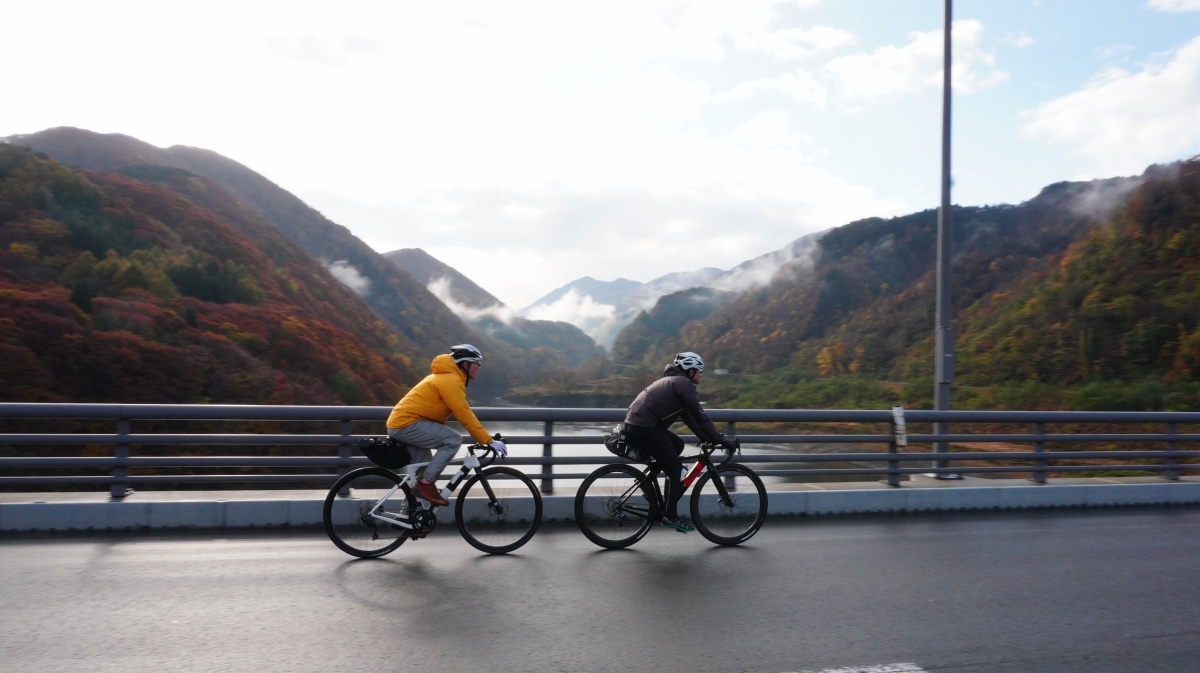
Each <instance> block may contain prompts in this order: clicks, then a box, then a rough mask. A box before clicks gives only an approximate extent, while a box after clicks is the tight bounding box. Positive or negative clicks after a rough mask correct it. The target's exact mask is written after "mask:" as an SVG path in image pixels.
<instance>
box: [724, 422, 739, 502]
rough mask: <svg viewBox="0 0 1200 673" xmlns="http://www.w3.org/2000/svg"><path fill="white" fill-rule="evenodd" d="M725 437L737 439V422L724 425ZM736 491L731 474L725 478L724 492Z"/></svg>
mask: <svg viewBox="0 0 1200 673" xmlns="http://www.w3.org/2000/svg"><path fill="white" fill-rule="evenodd" d="M725 436H726V437H728V438H729V439H733V438H735V437H737V421H729V422H727V423H726V424H725ZM736 489H737V481H735V480H734V478H733V475H732V474H731V475H728V476H726V477H725V490H727V491H733V490H736Z"/></svg>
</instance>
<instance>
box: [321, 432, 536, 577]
mask: <svg viewBox="0 0 1200 673" xmlns="http://www.w3.org/2000/svg"><path fill="white" fill-rule="evenodd" d="M476 452H479V453H480V455H479V456H477V455H476ZM481 458H482V460H481ZM495 459H496V452H495V451H494V450H493V449H492V448H491V447H489V446H484V445H481V444H474V445H471V446H469V447H467V456H466V457H465V458H464V459H463V464H462V468H461V469H459V471H458V472H457V473H456V474H455V475H454V476H453V477H451V478H450V483H449V484H448V485H447V486H446V488H444V489H442V497H443V498H446V499H447V500H449V499H450V495H451V494H452V493H454V490H455V488H457V487H458V485H459V484H461V483H462V481H463V479H466V482H467V483H466V484H465V485H464V486H463V489H462V491H461V492H460V493H459V494H458V499H457V501H455V503H454V516H455V519H456V522H457V524H458V532H460V533H462V536H463V539H465V540H466V541H467V542H469V543H470V544H471V546H472V547H475V548H476V549H478V550H480V551H483V552H487V553H489V554H507V553H508V552H510V551H513V550H514V549H517V548H518V547H520V546H521V545H523V544H525V543H526V542H529V539H530V538H532V537H533V534H534V533H536V532H537V529H538V526H539V525H541V522H542V496H541V494H540V493H538V490H537V487H536V486H534V484H533V481H532V480H531V479H530V478H529V477H527V476H525V474H524V473H523V472H521V471H519V470H515V469H513V468H511V467H489V466H490V465H491V464H492V462H494V461H495ZM423 465H428V463H412V464H410V465H408V468H409V470H408V472H409V473H408V474H407V475H404V476H403V477H401V476H400V475H398V474H396V473H395V472H394V471H392V470H390V469H387V468H383V467H360V468H358V469H356V470H351V471H350V472H347V473H346V474H345V475H343V476H342V477H341V478H340V479H338V480H337V482H336V483H334V485H333V488H331V489H329V495H327V496H326V497H325V507H324V510H323V517H324V520H325V532H326V533H328V534H329V539H330V540H333V543H334V544H335V545H337V546H338V549H341V550H342V551H344V552H346V553H347V554H351V555H353V556H358V557H361V558H377V557H380V556H383V555H384V554H388V553H391V552H393V551H395V550H396V549H397V548H398V547H399V546H400V545H402V544H404V543H405V541H407V540H419V539H421V538H423V537H425V536H426V535H428V534H429V533H431V532H432V531H433V529H434V527H436V526H437V522H438V519H437V509H438V508H437V506H436V505H433V504H431V503H430V502H428V501H426V500H424V499H422V498H420V497H419V496H417V494H416V491H415V489H414V486H415V483H416V477H414V476H412V475H413V474H414V473H415V468H418V467H421V466H423ZM472 470H474V474H473V475H472V474H471V471H472ZM468 475H470V478H467V477H468Z"/></svg>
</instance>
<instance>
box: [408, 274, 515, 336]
mask: <svg viewBox="0 0 1200 673" xmlns="http://www.w3.org/2000/svg"><path fill="white" fill-rule="evenodd" d="M451 284H452V281H451V280H450V278H448V277H446V276H442V277H441V278H434V279H433V280H431V281H429V285H427V286H426V289H428V290H429V292H430V293H431V294H433V296H435V297H437V298H438V299H439V300H440V301H441V302H442V303H443V304H445V305H446V307H447V308H449V309H450V311H451V312H452V313H454V315H456V316H458V317H459V318H462V319H463V320H466V321H467V322H469V323H478V322H480V321H483V320H486V319H488V318H491V319H493V320H499V321H500V322H502V323H504V324H505V325H511V324H512V321H513V319H515V318H517V317H519V316H518V314H517V312H516V311H514V310H512V309H511V308H509V307H507V306H505V305H504V304H495V305H493V306H485V307H483V308H475V307H473V306H467V305H466V304H463V303H461V302H459V301H458V300H456V299H455V298H454V292H453V291H452V289H451Z"/></svg>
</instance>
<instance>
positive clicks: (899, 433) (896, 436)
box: [884, 407, 908, 486]
mask: <svg viewBox="0 0 1200 673" xmlns="http://www.w3.org/2000/svg"><path fill="white" fill-rule="evenodd" d="M891 434H892V438H891V441H889V442H888V453H890V454H892V455H893V456H894V455H896V454H898V453H900V447H901V446H908V426H907V424H906V423H905V422H904V407H892V433H891ZM884 483H886V484H887V485H888V486H899V485H900V461H898V460H889V461H888V469H887V480H886V481H885V482H884Z"/></svg>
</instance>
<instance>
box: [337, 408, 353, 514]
mask: <svg viewBox="0 0 1200 673" xmlns="http://www.w3.org/2000/svg"><path fill="white" fill-rule="evenodd" d="M338 434H340V435H341V436H342V441H341V442H340V443H339V444H338V476H339V477H340V476H342V475H344V474H346V473H347V472H349V471H350V451H351V446H350V421H342V423H341V426H340V428H339V432H338ZM338 495H340V496H342V497H345V496H348V495H350V484H346V485H345V486H343V487H342V489H341V490H340V491H338Z"/></svg>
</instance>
